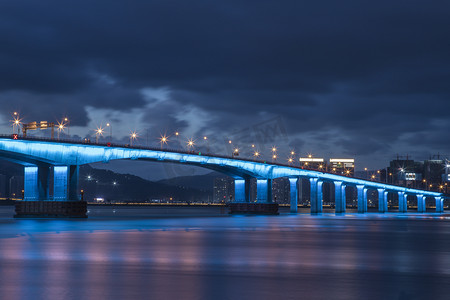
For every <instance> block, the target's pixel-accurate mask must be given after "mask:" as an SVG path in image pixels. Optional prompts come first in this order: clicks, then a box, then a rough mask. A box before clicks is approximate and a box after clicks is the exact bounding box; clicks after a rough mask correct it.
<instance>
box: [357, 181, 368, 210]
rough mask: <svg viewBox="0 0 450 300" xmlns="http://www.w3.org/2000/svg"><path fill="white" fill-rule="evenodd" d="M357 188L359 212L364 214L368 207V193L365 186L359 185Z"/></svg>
mask: <svg viewBox="0 0 450 300" xmlns="http://www.w3.org/2000/svg"><path fill="white" fill-rule="evenodd" d="M356 188H357V190H358V212H359V213H362V214H363V213H364V212H365V207H366V204H365V203H367V191H366V189H365V186H364V185H357V186H356Z"/></svg>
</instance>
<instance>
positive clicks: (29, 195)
mask: <svg viewBox="0 0 450 300" xmlns="http://www.w3.org/2000/svg"><path fill="white" fill-rule="evenodd" d="M38 179H39V177H38V167H37V166H26V167H25V170H24V185H23V188H24V200H26V201H36V200H39V188H38Z"/></svg>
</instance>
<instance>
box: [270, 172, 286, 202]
mask: <svg viewBox="0 0 450 300" xmlns="http://www.w3.org/2000/svg"><path fill="white" fill-rule="evenodd" d="M272 198H273V200H274V202H277V203H283V204H286V203H290V187H289V179H288V178H285V177H282V178H275V179H274V180H272Z"/></svg>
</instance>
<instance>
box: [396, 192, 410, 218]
mask: <svg viewBox="0 0 450 300" xmlns="http://www.w3.org/2000/svg"><path fill="white" fill-rule="evenodd" d="M407 197H408V194H406V193H405V192H398V212H401V213H405V212H406V211H407V208H408V205H407V203H408V202H407Z"/></svg>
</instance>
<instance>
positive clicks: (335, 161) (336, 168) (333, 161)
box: [328, 158, 355, 177]
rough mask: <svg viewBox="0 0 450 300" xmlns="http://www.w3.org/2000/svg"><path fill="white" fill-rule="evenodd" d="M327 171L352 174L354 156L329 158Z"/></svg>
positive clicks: (353, 172) (353, 173)
mask: <svg viewBox="0 0 450 300" xmlns="http://www.w3.org/2000/svg"><path fill="white" fill-rule="evenodd" d="M328 171H329V172H332V173H336V174H338V175H345V176H352V177H353V176H354V175H355V159H354V158H330V165H329V168H328Z"/></svg>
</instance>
